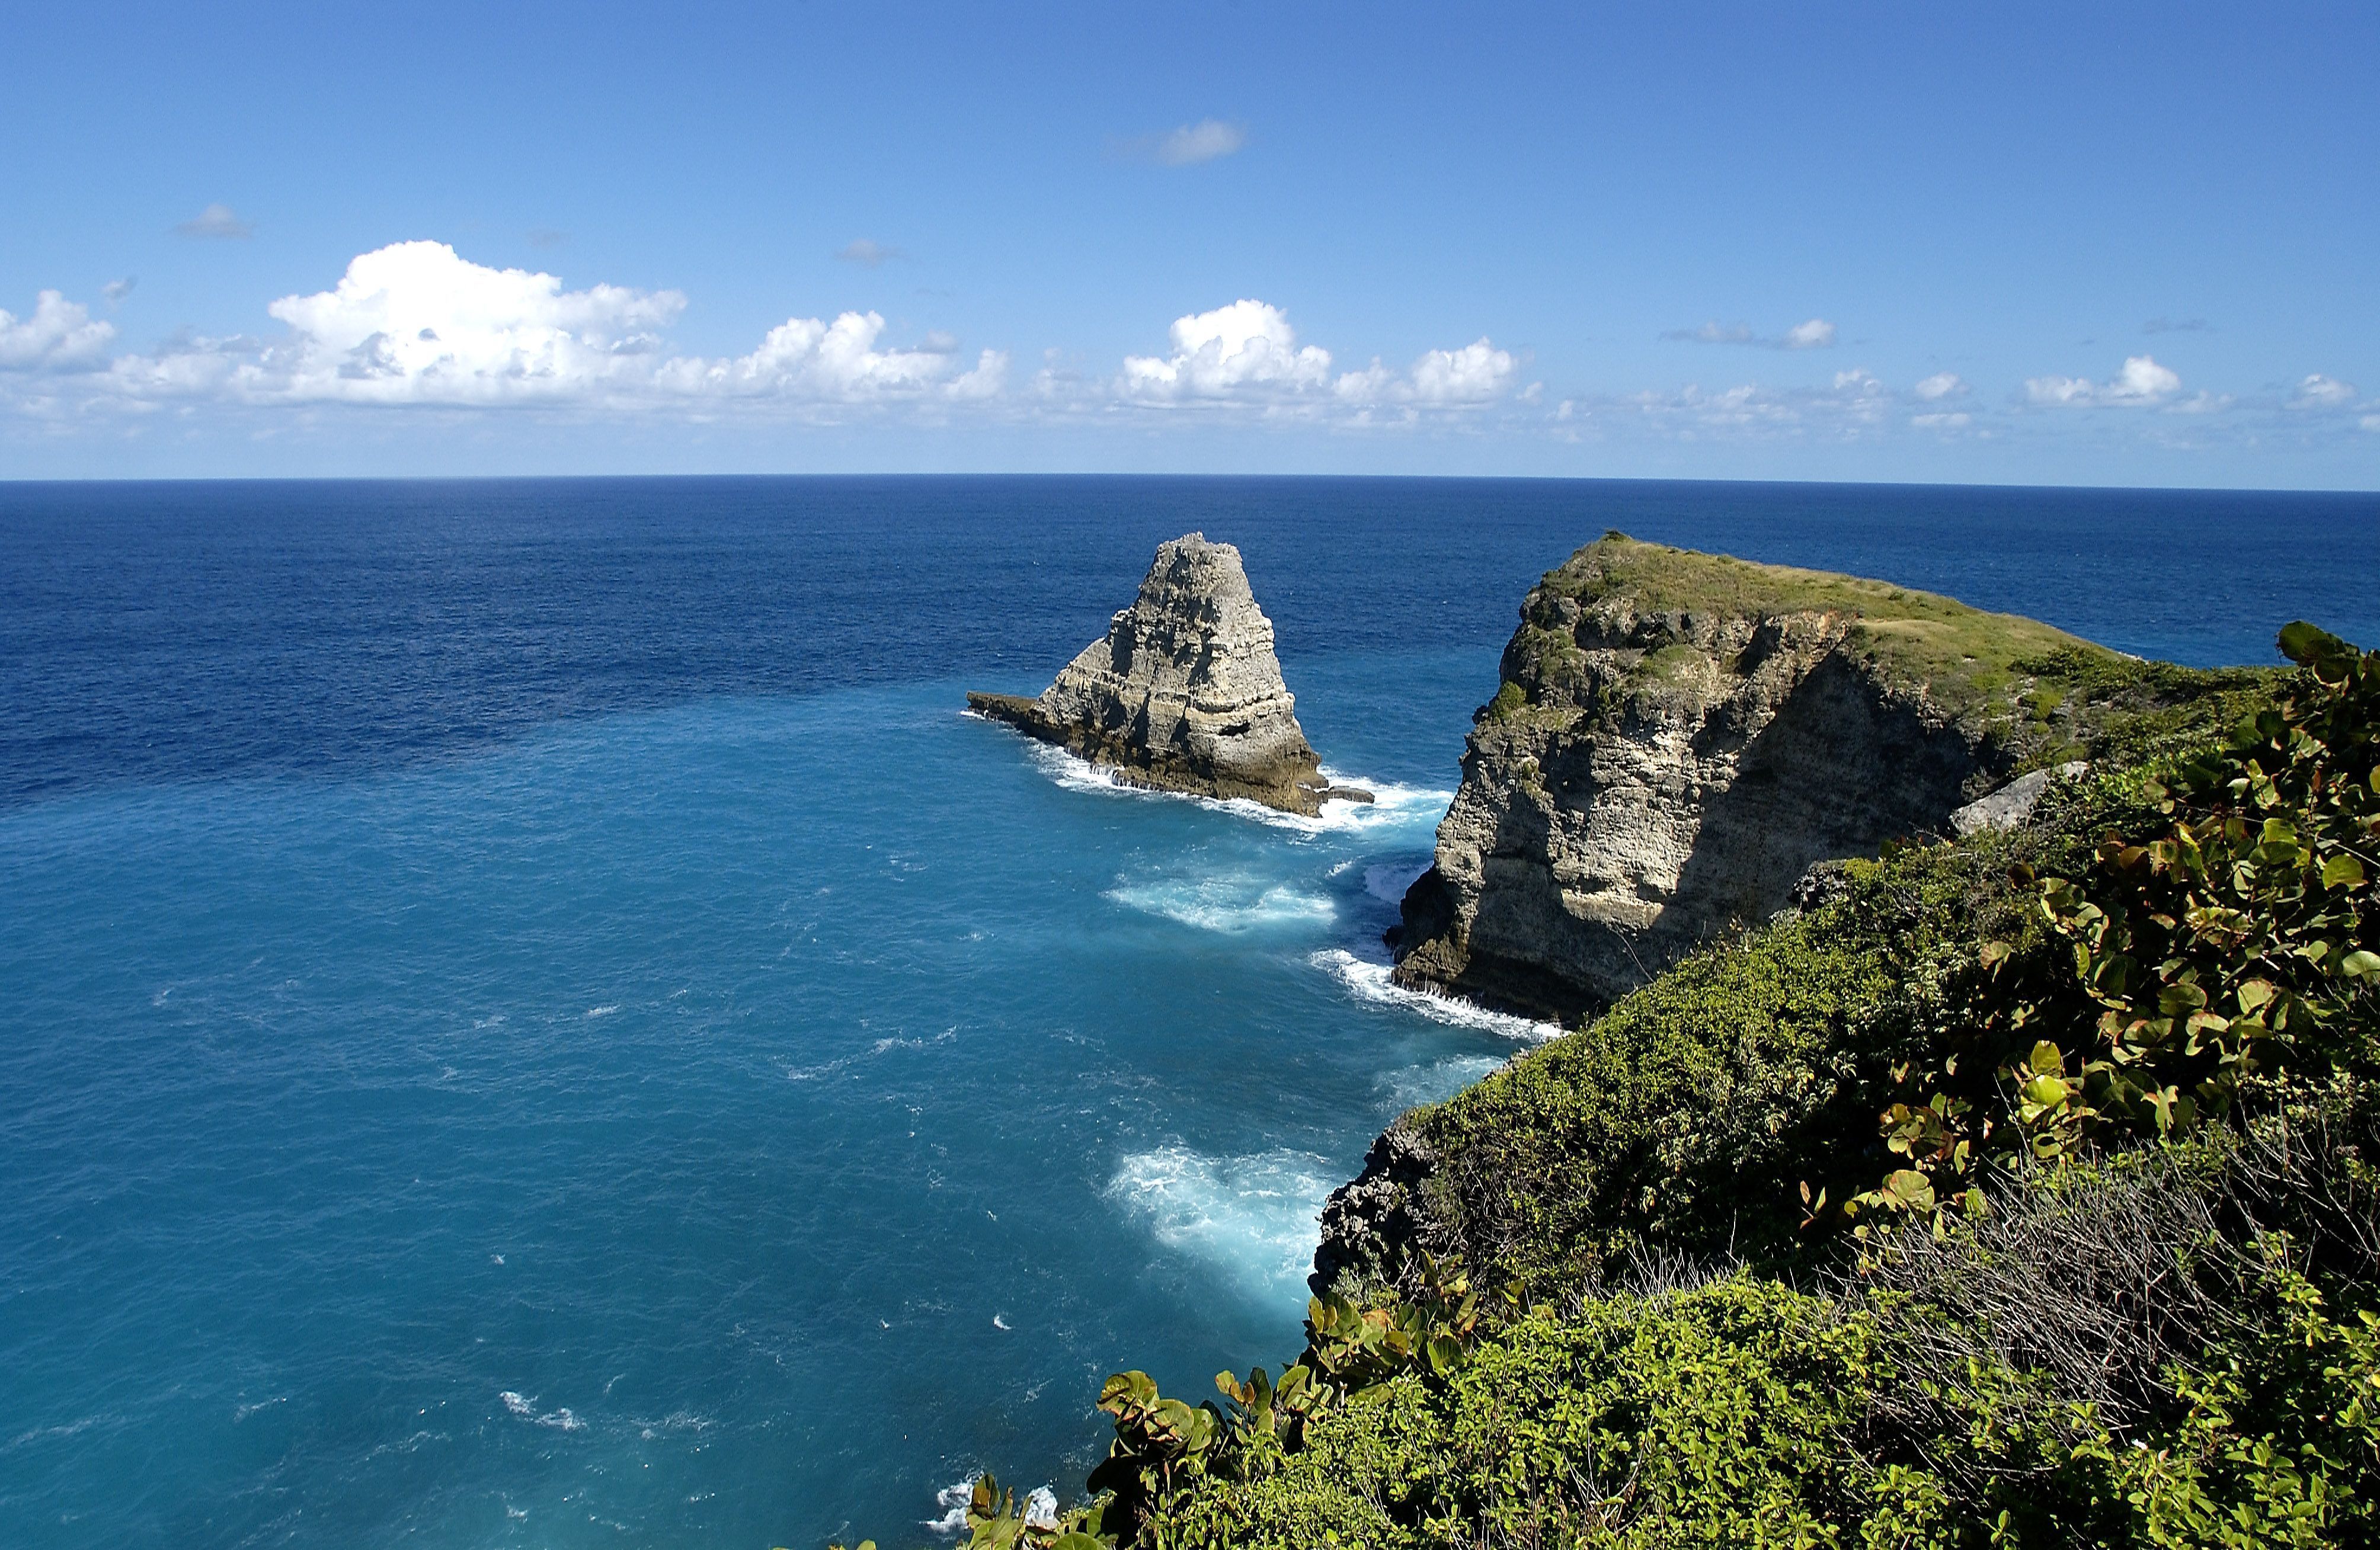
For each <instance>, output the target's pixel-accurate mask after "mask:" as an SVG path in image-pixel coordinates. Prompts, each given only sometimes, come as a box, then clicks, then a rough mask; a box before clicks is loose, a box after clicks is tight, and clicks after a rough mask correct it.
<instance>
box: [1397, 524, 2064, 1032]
mask: <svg viewBox="0 0 2380 1550" xmlns="http://www.w3.org/2000/svg"><path fill="white" fill-rule="evenodd" d="M2061 651H2063V652H2067V653H2075V652H2080V653H2083V654H2086V655H2088V654H2094V653H2095V654H2099V655H2102V656H2104V655H2106V653H2104V652H2103V651H2102V650H2101V648H2097V647H2093V646H2090V645H2089V644H2087V643H2085V642H2083V641H2080V640H2077V639H2076V638H2075V637H2073V636H2067V635H2065V634H2063V633H2062V632H2060V631H2058V630H2054V629H2052V628H2050V627H2049V626H2047V625H2045V624H2038V623H2036V622H2034V621H2032V620H2027V619H2018V618H2013V617H2010V616H2007V615H1998V614H1988V613H1984V612H1980V611H1977V610H1973V609H1969V608H1966V607H1965V606H1964V605H1962V604H1959V603H1956V602H1953V601H1951V600H1950V599H1944V598H1936V597H1933V596H1931V595H1929V594H1925V593H1918V592H1911V591H1908V590H1906V589H1903V588H1898V587H1891V586H1889V585H1888V584H1886V583H1881V582H1868V581H1862V580H1859V579H1857V578H1853V577H1849V576H1834V575H1826V574H1824V573H1816V572H1807V571H1795V570H1789V569H1786V568H1783V567H1777V566H1767V565H1755V564H1751V563H1747V562H1743V561H1737V560H1730V559H1727V558H1725V557H1721V556H1714V555H1705V554H1697V553H1694V552H1693V551H1682V550H1671V549H1665V548H1662V547H1660V546H1658V545H1651V544H1640V543H1637V542H1635V541H1633V540H1632V539H1625V538H1621V537H1620V536H1618V535H1612V536H1610V537H1608V538H1606V539H1601V540H1599V541H1597V543H1594V544H1591V545H1589V546H1588V547H1587V548H1585V549H1584V550H1581V551H1579V552H1578V553H1577V554H1576V555H1573V557H1572V559H1571V560H1570V562H1569V563H1566V564H1564V565H1563V566H1562V567H1561V568H1560V569H1559V570H1557V571H1555V572H1553V573H1551V574H1550V575H1548V576H1547V577H1546V578H1545V580H1544V581H1543V582H1542V583H1541V584H1540V585H1539V586H1538V587H1536V589H1535V590H1534V591H1532V592H1531V593H1530V594H1529V597H1528V599H1527V601H1526V602H1525V603H1524V605H1523V607H1522V611H1521V627H1520V630H1519V631H1518V633H1516V634H1515V635H1514V636H1513V637H1512V644H1511V645H1510V646H1508V647H1507V648H1505V652H1504V660H1503V665H1502V677H1503V683H1502V684H1501V686H1500V689H1499V691H1498V694H1497V696H1496V699H1495V700H1494V701H1493V702H1492V703H1491V704H1489V705H1488V706H1487V707H1485V708H1482V710H1481V712H1480V715H1479V718H1478V721H1477V723H1476V725H1475V729H1474V731H1473V732H1472V734H1471V737H1470V740H1469V744H1468V746H1467V747H1466V749H1465V751H1464V754H1463V783H1462V788H1461V790H1460V791H1459V792H1458V793H1457V794H1456V796H1455V799H1454V803H1453V805H1452V807H1451V810H1450V811H1449V812H1448V814H1447V817H1446V820H1445V822H1444V823H1443V824H1442V825H1441V826H1440V827H1439V834H1438V849H1437V855H1436V858H1435V859H1436V864H1435V865H1434V866H1432V867H1431V869H1430V870H1429V871H1427V872H1426V873H1425V874H1423V876H1422V878H1420V880H1419V881H1417V882H1415V884H1414V886H1413V888H1412V890H1410V891H1409V892H1408V893H1407V894H1406V896H1405V900H1404V904H1403V926H1402V928H1401V932H1400V940H1399V942H1398V950H1397V969H1396V973H1397V977H1398V978H1399V979H1400V980H1401V981H1403V983H1405V984H1408V985H1415V986H1437V987H1443V988H1447V989H1451V990H1454V991H1457V992H1459V993H1462V994H1465V995H1469V996H1473V997H1475V998H1477V999H1483V1000H1488V1001H1490V1002H1494V1003H1498V1004H1501V1005H1506V1006H1511V1007H1515V1008H1518V1009H1520V1010H1524V1011H1531V1012H1536V1013H1550V1014H1554V1015H1559V1016H1563V1017H1566V1018H1567V1017H1573V1016H1575V1015H1577V1014H1579V1013H1581V1012H1584V1011H1593V1010H1596V1009H1597V1008H1599V1007H1600V1006H1602V1005H1604V1004H1607V1003H1608V1002H1609V1001H1611V1000H1613V999H1617V998H1618V997H1620V996H1621V995H1623V994H1625V993H1626V992H1627V991H1628V990H1630V989H1632V988H1633V987H1635V986H1637V985H1640V984H1642V983H1644V982H1645V980H1646V979H1648V978H1649V977H1651V976H1652V975H1655V974H1658V973H1659V972H1660V971H1661V970H1662V969H1663V968H1665V967H1667V966H1668V965H1669V964H1670V963H1673V962H1675V961H1676V960H1677V959H1678V958H1679V957H1680V956H1682V954H1684V953H1685V952H1687V951H1690V950H1692V949H1693V948H1694V947H1695V946H1697V945H1699V944H1700V943H1702V942H1705V941H1707V940H1709V939H1711V938H1714V937H1716V936H1718V935H1719V934H1721V933H1723V932H1725V931H1727V930H1729V929H1730V928H1733V927H1735V926H1741V925H1749V924H1753V923H1755V922H1758V921H1761V920H1764V919H1766V918H1767V917H1768V916H1769V915H1771V914H1774V913H1776V911H1778V910H1779V909H1780V908H1782V907H1783V906H1784V905H1785V904H1786V903H1787V902H1788V900H1789V896H1790V895H1791V891H1792V889H1793V886H1794V884H1795V882H1796V881H1797V880H1798V879H1800V878H1802V876H1803V874H1804V873H1805V872H1807V871H1808V870H1809V868H1810V867H1811V866H1813V865H1814V864H1815V863H1818V862H1821V861H1826V860H1828V859H1832V858H1837V857H1843V856H1851V855H1860V854H1875V853H1876V850H1877V849H1878V848H1879V847H1880V846H1881V845H1882V844H1883V843H1884V842H1886V841H1888V840H1891V839H1894V838H1896V837H1900V836H1914V835H1920V834H1928V833H1935V832H1942V831H1945V830H1946V827H1947V820H1948V817H1949V814H1950V812H1951V810H1952V809H1954V808H1957V807H1959V806H1960V805H1961V804H1962V803H1965V802H1967V801H1970V800H1972V799H1973V798H1974V797H1976V796H1979V795H1981V794H1982V793H1985V791H1988V790H1990V789H1991V788H1993V787H1995V786H1997V785H1998V784H1999V783H2000V781H2002V780H2003V779H2004V778H2005V776H2006V774H2007V772H2008V770H2009V769H2010V768H2011V766H2012V765H2014V764H2015V763H2016V762H2018V761H2019V760H2020V759H2021V758H2022V757H2024V756H2025V755H2026V754H2027V753H2028V752H2030V751H2032V750H2033V747H2034V744H2036V743H2038V742H2040V741H2041V740H2042V739H2044V738H2046V737H2048V736H2051V735H2054V734H2055V729H2052V728H2050V727H2048V726H2047V725H2046V723H2042V722H2039V721H2036V720H2035V719H2034V718H2033V717H2032V716H2031V715H2030V714H2029V708H2028V703H2027V701H2026V698H2025V696H2026V695H2027V694H2028V692H2029V691H2030V690H2031V689H2032V688H2033V687H2034V679H2033V678H2032V677H2031V676H2029V675H2028V674H2027V673H2026V672H2024V671H2022V663H2023V662H2024V661H2025V660H2027V659H2028V658H2034V659H2039V658H2046V657H2050V656H2052V655H2054V654H2055V653H2058V652H2061Z"/></svg>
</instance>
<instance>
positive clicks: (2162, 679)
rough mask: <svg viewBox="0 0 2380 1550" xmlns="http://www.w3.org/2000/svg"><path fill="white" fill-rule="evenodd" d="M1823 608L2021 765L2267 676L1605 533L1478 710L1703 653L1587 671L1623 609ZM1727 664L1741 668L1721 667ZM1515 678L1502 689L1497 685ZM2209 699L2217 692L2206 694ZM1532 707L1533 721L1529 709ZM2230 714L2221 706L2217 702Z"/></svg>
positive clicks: (1591, 699) (2165, 725)
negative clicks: (1591, 651) (2138, 652)
mask: <svg viewBox="0 0 2380 1550" xmlns="http://www.w3.org/2000/svg"><path fill="white" fill-rule="evenodd" d="M1791 614H1832V615H1835V616H1837V617H1838V618H1840V619H1842V620H1846V621H1849V622H1850V626H1849V634H1848V636H1846V637H1845V640H1844V646H1845V648H1847V649H1848V651H1849V652H1850V654H1851V655H1852V657H1854V658H1856V659H1859V660H1864V661H1866V662H1867V663H1869V664H1870V665H1871V667H1872V668H1873V669H1874V671H1875V672H1876V673H1877V674H1878V675H1879V676H1880V677H1882V678H1883V679H1884V680H1886V681H1887V682H1888V683H1892V684H1905V685H1910V686H1916V685H1921V684H1922V685H1923V686H1924V687H1925V693H1926V696H1928V698H1929V699H1931V701H1932V702H1933V703H1934V705H1935V706H1936V707H1937V708H1939V710H1940V711H1941V712H1942V713H1943V714H1945V715H1947V716H1949V717H1951V718H1952V719H1954V720H1958V721H1968V722H1972V723H1973V724H1974V725H1975V726H1976V727H1977V728H1978V729H1979V730H1985V731H1989V732H1991V733H1994V734H1995V735H1998V736H1999V737H2001V738H2002V739H2003V740H2005V741H2007V742H2009V743H2010V745H2012V749H2013V751H2014V753H2015V754H2016V756H2017V758H2018V765H2019V768H2021V769H2029V768H2034V767H2036V766H2040V765H2045V764H2053V763H2057V762H2059V761H2061V760H2065V759H2070V758H2107V757H2118V758H2123V759H2128V760H2134V761H2137V760H2139V759H2141V758H2144V757H2151V756H2153V755H2154V754H2155V753H2158V752H2161V751H2164V750H2166V749H2168V748H2169V747H2172V746H2175V745H2179V744H2180V742H2183V741H2187V740H2188V739H2189V738H2190V737H2191V736H2192V734H2195V733H2204V731H2205V730H2206V729H2207V728H2208V727H2209V726H2212V725H2218V724H2223V723H2224V722H2226V721H2228V720H2230V719H2231V718H2232V717H2234V716H2236V715H2237V714H2238V713H2239V709H2240V708H2241V707H2243V706H2244V705H2245V703H2246V702H2247V701H2248V700H2250V699H2252V698H2253V697H2254V696H2257V695H2258V694H2262V693H2266V692H2269V690H2270V686H2271V684H2272V681H2273V679H2274V677H2275V676H2276V675H2275V674H2274V673H2272V672H2265V671H2262V670H2257V669H2232V670H2224V671H2216V672H2207V671H2203V670H2193V669H2189V668H2180V667H2175V666H2173V665H2172V664H2171V663H2166V662H2146V661H2142V660H2138V659H2137V658H2132V657H2127V656H2124V655H2122V654H2120V653H2119V652H2115V651H2110V650H2108V649H2107V648H2104V647H2100V646H2095V645H2093V644H2092V643H2091V642H2089V641H2086V640H2083V639H2080V638H2078V637H2076V636H2070V635H2068V634H2067V633H2066V632H2065V631H2063V630H2059V629H2056V628H2054V627H2052V626H2050V625H2047V624H2041V623H2040V622H2038V621H2036V620H2032V619H2023V618H2019V617H2016V616H2015V615H2012V614H2005V613H1989V612H1985V611H1983V610H1981V609H1977V608H1970V607H1969V606H1968V605H1966V604H1965V603H1962V602H1959V601H1957V600H1956V599H1950V598H1942V597H1937V596H1935V595H1934V594H1933V593H1930V592H1918V591H1913V590H1911V589H1909V588H1907V587H1895V586H1893V585H1892V584H1890V583H1889V582H1883V581H1869V580H1864V579H1863V578H1861V577H1858V576H1847V575H1835V574H1833V573H1831V572H1826V571H1805V570H1797V569H1795V568H1793V567H1791V566H1787V565H1763V564H1757V563H1753V562H1751V561H1748V560H1738V559H1735V558H1733V557H1732V556H1730V555H1724V554H1704V553H1700V552H1698V551H1694V550H1689V549H1675V548H1671V547H1670V546H1668V545H1664V544H1650V543H1641V542H1639V541H1637V540H1636V539H1631V538H1629V537H1627V536H1625V535H1624V534H1620V533H1608V534H1606V535H1605V536H1604V537H1603V538H1601V539H1597V541H1596V542H1594V543H1592V544H1589V545H1587V546H1586V547H1585V549H1582V550H1580V551H1578V552H1577V553H1576V554H1574V555H1573V556H1572V557H1571V558H1570V560H1569V561H1567V562H1566V563H1563V564H1562V565H1561V566H1560V567H1559V568H1557V569H1555V570H1553V571H1550V572H1548V574H1547V575H1546V576H1545V578H1544V580H1543V581H1542V582H1541V583H1539V585H1538V587H1537V589H1536V592H1534V593H1532V594H1531V596H1530V599H1529V600H1528V603H1527V605H1526V606H1525V607H1524V610H1523V619H1522V624H1521V628H1520V630H1519V632H1518V633H1517V634H1516V635H1515V636H1514V637H1513V641H1512V646H1511V648H1509V649H1508V650H1507V652H1506V654H1505V660H1504V671H1505V678H1506V683H1505V684H1504V686H1503V687H1501V688H1500V689H1499V690H1498V693H1497V697H1496V699H1495V700H1493V701H1491V702H1490V704H1489V706H1488V707H1487V708H1485V710H1484V712H1483V719H1488V717H1489V716H1491V715H1492V718H1493V719H1494V720H1497V721H1511V720H1514V719H1516V718H1518V719H1523V720H1538V721H1543V720H1548V719H1551V720H1557V721H1560V722H1561V724H1564V725H1567V724H1569V722H1570V721H1572V720H1573V719H1574V718H1575V716H1576V715H1577V714H1578V713H1579V712H1580V711H1581V710H1584V709H1586V708H1590V707H1592V706H1595V705H1597V704H1600V703H1603V702H1605V701H1606V700H1608V699H1609V697H1610V696H1612V695H1613V694H1614V693H1617V694H1619V695H1621V696H1625V695H1626V694H1630V693H1634V692H1639V691H1643V690H1651V691H1654V692H1658V690H1659V689H1660V688H1661V687H1662V686H1663V685H1665V684H1671V683H1674V682H1677V681H1678V680H1680V679H1681V678H1682V676H1683V675H1684V674H1685V673H1686V672H1688V671H1689V669H1690V668H1691V666H1692V659H1694V658H1696V657H1698V655H1699V653H1697V652H1696V651H1694V648H1691V647H1688V646H1685V645H1683V644H1680V643H1675V642H1671V643H1667V644H1661V645H1657V646H1653V647H1651V648H1649V649H1648V650H1647V651H1646V653H1645V659H1644V660H1643V661H1641V662H1639V663H1637V664H1635V666H1634V667H1633V670H1631V671H1630V672H1627V673H1626V674H1625V675H1624V678H1623V680H1622V681H1621V682H1617V683H1614V684H1603V683H1600V682H1598V680H1597V673H1596V671H1595V669H1594V667H1593V665H1592V664H1591V662H1590V660H1589V658H1588V655H1587V653H1585V651H1583V650H1581V648H1580V647H1579V643H1578V638H1577V636H1576V631H1577V630H1578V629H1579V628H1580V622H1581V621H1591V622H1593V623H1592V624H1590V625H1589V627H1591V628H1593V629H1595V630H1597V633H1598V634H1600V633H1601V631H1602V628H1603V624H1605V623H1608V622H1611V621H1616V620H1619V619H1621V618H1623V617H1624V618H1630V619H1633V620H1637V621H1642V620H1645V619H1647V618H1653V619H1666V620H1670V621H1672V624H1671V626H1670V627H1671V628H1674V629H1678V630H1681V631H1683V630H1686V629H1688V628H1689V627H1690V626H1691V624H1692V622H1694V621H1713V620H1718V619H1724V618H1750V617H1763V618H1773V617H1780V616H1785V615H1791ZM1724 665H1725V666H1727V667H1728V668H1729V669H1730V671H1734V670H1739V669H1740V668H1741V667H1742V665H1743V664H1741V663H1739V662H1730V663H1726V664H1724ZM1513 689H1517V692H1516V693H1512V694H1509V695H1508V693H1507V692H1506V691H1507V690H1513ZM2210 702H2216V703H2210ZM1532 708H1542V713H1541V714H1539V715H1538V716H1536V717H1534V718H1531V717H1529V716H1528V715H1527V712H1528V711H1530V710H1531V709H1532ZM2226 709H2228V711H2229V712H2230V714H2229V715H2228V716H2227V715H2221V714H2220V712H2221V711H2223V710H2226Z"/></svg>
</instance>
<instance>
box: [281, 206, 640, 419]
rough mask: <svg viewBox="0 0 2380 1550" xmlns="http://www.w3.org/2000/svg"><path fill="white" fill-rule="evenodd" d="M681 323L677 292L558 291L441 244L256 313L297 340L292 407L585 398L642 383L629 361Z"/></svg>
mask: <svg viewBox="0 0 2380 1550" xmlns="http://www.w3.org/2000/svg"><path fill="white" fill-rule="evenodd" d="M685 309H686V297H684V296H682V295H681V294H679V293H678V292H676V291H638V290H630V289H627V288H625V287H623V286H619V285H596V286H593V287H591V288H589V289H587V290H583V291H565V290H564V289H563V288H562V282H561V281H560V280H558V279H556V278H555V277H554V276H553V275H551V274H542V273H532V272H529V271H528V270H522V269H489V268H487V267H486V266H484V265H481V264H475V263H472V262H471V261H470V260H468V259H465V258H462V257H460V256H459V255H458V254H456V253H455V249H454V248H450V247H448V246H446V244H444V243H443V242H399V243H395V244H394V245H392V246H390V247H387V248H380V249H378V250H376V251H374V252H370V253H364V254H361V255H358V257H357V258H356V259H355V260H353V261H352V262H350V263H349V264H348V265H347V272H346V274H344V275H342V276H340V279H339V283H338V285H335V286H334V287H333V288H332V289H330V290H327V291H318V292H316V293H315V294H314V295H312V296H285V297H282V298H281V299H280V300H278V301H276V302H273V304H272V305H271V306H270V307H267V308H266V309H265V310H266V311H267V312H270V313H271V314H272V315H273V317H275V318H278V319H280V320H281V321H283V322H285V323H287V324H288V325H289V326H290V328H291V330H292V331H293V332H294V333H295V335H296V338H295V339H294V341H293V342H292V344H291V345H290V346H289V347H288V348H287V349H286V350H285V351H284V352H282V353H281V358H280V360H279V362H278V364H280V365H281V366H282V367H283V368H284V369H285V383H284V384H283V392H284V393H285V394H286V395H287V396H290V397H295V398H326V399H345V400H347V401H350V402H357V403H375V404H401V403H444V404H504V403H522V402H533V401H538V400H555V399H565V400H566V399H572V398H578V397H583V396H586V395H588V394H589V393H590V391H593V390H598V389H601V388H603V387H606V386H609V385H615V384H620V383H624V382H626V381H633V380H635V379H637V378H641V377H644V376H647V375H649V374H650V368H649V366H647V364H646V363H645V362H643V361H642V360H640V359H639V358H638V357H643V356H647V355H650V354H651V353H652V352H653V351H655V350H656V349H658V348H659V346H660V344H661V338H660V331H661V330H662V329H663V328H666V327H667V326H668V325H669V324H670V323H671V322H672V321H674V320H675V319H676V317H677V315H678V314H679V313H680V312H682V311H684V310H685Z"/></svg>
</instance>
